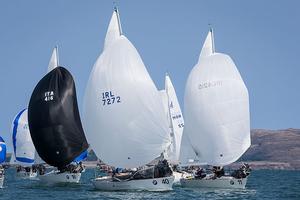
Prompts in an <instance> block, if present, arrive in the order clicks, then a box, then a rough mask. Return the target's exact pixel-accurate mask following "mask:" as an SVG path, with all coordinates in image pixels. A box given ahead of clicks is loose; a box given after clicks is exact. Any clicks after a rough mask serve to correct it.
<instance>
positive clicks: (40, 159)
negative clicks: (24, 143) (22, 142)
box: [34, 151, 46, 165]
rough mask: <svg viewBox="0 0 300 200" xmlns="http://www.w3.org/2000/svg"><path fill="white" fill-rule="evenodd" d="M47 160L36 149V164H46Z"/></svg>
mask: <svg viewBox="0 0 300 200" xmlns="http://www.w3.org/2000/svg"><path fill="white" fill-rule="evenodd" d="M45 163H46V162H45V161H44V160H43V159H42V158H41V157H40V155H39V154H38V152H37V151H35V159H34V164H37V165H39V164H45Z"/></svg>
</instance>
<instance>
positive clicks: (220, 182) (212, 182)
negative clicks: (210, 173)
mask: <svg viewBox="0 0 300 200" xmlns="http://www.w3.org/2000/svg"><path fill="white" fill-rule="evenodd" d="M247 179H248V178H247V177H246V178H241V179H237V178H234V177H232V176H222V177H220V178H216V179H211V178H207V179H206V178H203V179H195V178H182V179H180V183H181V186H182V187H193V188H228V189H244V188H245V187H246V183H247Z"/></svg>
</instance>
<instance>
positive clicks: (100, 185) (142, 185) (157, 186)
mask: <svg viewBox="0 0 300 200" xmlns="http://www.w3.org/2000/svg"><path fill="white" fill-rule="evenodd" d="M92 182H93V185H94V187H95V188H96V189H97V190H106V191H119V190H146V191H169V190H172V185H173V182H174V176H169V177H163V178H153V179H139V180H125V181H112V178H111V177H108V176H105V177H101V178H96V179H94V180H93V181H92Z"/></svg>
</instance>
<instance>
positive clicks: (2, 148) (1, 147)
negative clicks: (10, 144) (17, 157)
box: [0, 136, 6, 188]
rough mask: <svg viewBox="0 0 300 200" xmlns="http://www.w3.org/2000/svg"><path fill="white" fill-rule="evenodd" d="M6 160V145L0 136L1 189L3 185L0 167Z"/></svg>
mask: <svg viewBox="0 0 300 200" xmlns="http://www.w3.org/2000/svg"><path fill="white" fill-rule="evenodd" d="M5 160H6V144H5V142H4V140H3V138H2V137H1V136H0V188H3V183H4V168H3V166H2V165H1V164H2V163H4V162H5Z"/></svg>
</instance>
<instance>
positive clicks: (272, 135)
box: [7, 128, 300, 170]
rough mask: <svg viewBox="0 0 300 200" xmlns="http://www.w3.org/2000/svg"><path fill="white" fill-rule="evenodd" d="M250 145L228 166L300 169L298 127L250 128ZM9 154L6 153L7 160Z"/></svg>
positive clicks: (90, 160) (91, 159) (89, 164)
mask: <svg viewBox="0 0 300 200" xmlns="http://www.w3.org/2000/svg"><path fill="white" fill-rule="evenodd" d="M251 142H252V144H251V147H250V148H249V149H248V150H247V151H246V153H245V154H244V155H243V156H242V157H241V158H240V159H239V160H238V162H236V163H233V164H231V165H230V166H229V168H238V167H240V165H241V162H246V163H248V164H250V166H251V167H252V169H282V170H300V129H292V128H290V129H284V130H266V129H252V130H251ZM10 156H11V154H10V153H8V154H7V162H9V160H10ZM96 164H97V157H96V155H95V154H94V152H93V151H92V150H91V151H90V153H89V155H88V158H87V161H85V165H86V166H87V167H95V166H96Z"/></svg>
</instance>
